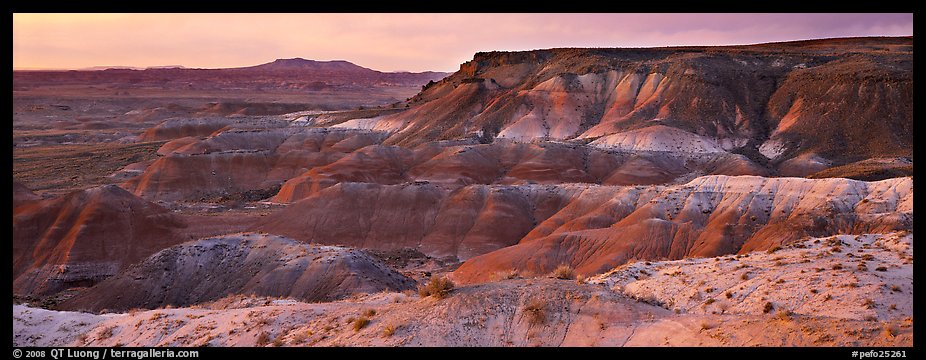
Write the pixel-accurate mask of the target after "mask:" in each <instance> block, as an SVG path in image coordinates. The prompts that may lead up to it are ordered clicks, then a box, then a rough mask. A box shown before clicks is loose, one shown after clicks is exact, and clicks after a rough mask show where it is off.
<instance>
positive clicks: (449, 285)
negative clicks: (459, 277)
mask: <svg viewBox="0 0 926 360" xmlns="http://www.w3.org/2000/svg"><path fill="white" fill-rule="evenodd" d="M452 290H453V281H450V279H448V278H446V277H438V276H437V275H432V276H431V280H430V281H428V284H427V285H424V286H419V287H418V295H421V297H428V296H433V297H434V298H436V299H443V298H444V297H446V296H447V294H449V293H450V292H451V291H452Z"/></svg>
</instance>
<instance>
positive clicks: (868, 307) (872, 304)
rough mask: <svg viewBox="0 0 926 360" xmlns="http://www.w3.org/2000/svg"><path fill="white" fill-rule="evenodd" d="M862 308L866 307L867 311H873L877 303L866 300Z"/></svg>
mask: <svg viewBox="0 0 926 360" xmlns="http://www.w3.org/2000/svg"><path fill="white" fill-rule="evenodd" d="M862 306H864V307H865V308H866V309H871V308H873V307H875V301H874V300H872V299H865V301H863V302H862Z"/></svg>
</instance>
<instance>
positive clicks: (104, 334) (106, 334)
mask: <svg viewBox="0 0 926 360" xmlns="http://www.w3.org/2000/svg"><path fill="white" fill-rule="evenodd" d="M113 329H115V327H114V326H108V327H105V328H103V330H100V334H99V335H98V336H97V338H98V339H100V340H106V339H109V338H111V337H113Z"/></svg>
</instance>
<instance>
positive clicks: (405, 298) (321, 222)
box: [13, 37, 913, 347]
mask: <svg viewBox="0 0 926 360" xmlns="http://www.w3.org/2000/svg"><path fill="white" fill-rule="evenodd" d="M13 85H14V91H13V143H14V148H13V293H14V296H13V299H14V305H13V344H14V346H246V347H252V346H258V347H264V346H266V347H278V346H287V347H289V346H822V347H833V346H850V347H862V346H864V347H909V346H912V345H913V39H912V38H911V37H890V38H840V39H822V40H810V41H799V42H788V43H771V44H759V45H749V46H726V47H677V48H651V49H643V48H633V49H625V48H617V49H578V48H570V49H547V50H534V51H522V52H483V53H477V54H475V56H474V58H473V60H472V61H468V62H466V63H464V64H462V65H461V66H460V70H459V71H457V72H455V73H452V74H446V73H434V72H426V73H383V72H378V71H374V70H370V69H366V68H362V67H360V66H357V65H354V64H351V63H348V62H344V61H334V62H321V61H312V60H304V59H281V60H277V61H274V62H271V63H268V64H264V65H258V66H253V67H247V68H237V69H184V68H169V69H163V68H158V69H147V70H125V69H110V70H98V71H70V72H41V71H14V74H13Z"/></svg>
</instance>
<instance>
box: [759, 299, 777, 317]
mask: <svg viewBox="0 0 926 360" xmlns="http://www.w3.org/2000/svg"><path fill="white" fill-rule="evenodd" d="M774 308H775V305H772V302H771V301H769V302H766V303H765V306H763V307H762V313H763V314H768V313H770V312H772V309H774Z"/></svg>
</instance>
